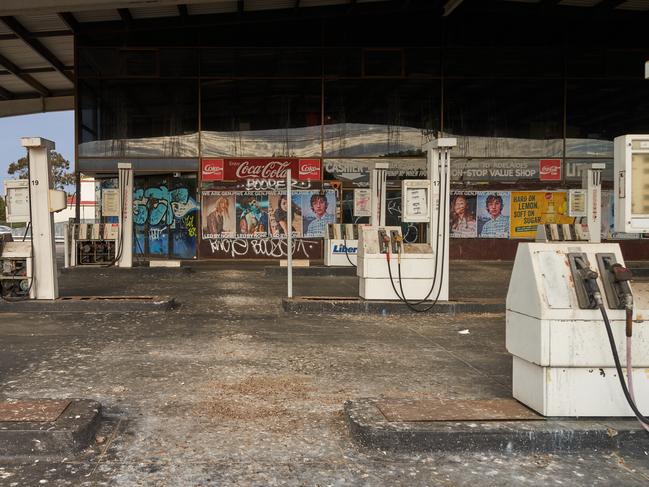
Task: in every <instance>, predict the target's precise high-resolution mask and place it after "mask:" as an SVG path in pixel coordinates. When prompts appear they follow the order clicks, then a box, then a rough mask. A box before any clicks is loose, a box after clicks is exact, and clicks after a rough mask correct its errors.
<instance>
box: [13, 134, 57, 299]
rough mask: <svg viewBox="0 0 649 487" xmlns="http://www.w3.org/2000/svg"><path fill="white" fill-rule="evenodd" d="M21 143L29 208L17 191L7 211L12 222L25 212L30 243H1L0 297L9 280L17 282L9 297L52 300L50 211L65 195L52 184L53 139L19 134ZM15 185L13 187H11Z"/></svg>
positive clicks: (54, 284) (53, 259) (53, 260)
mask: <svg viewBox="0 0 649 487" xmlns="http://www.w3.org/2000/svg"><path fill="white" fill-rule="evenodd" d="M21 143H22V146H23V147H25V148H26V149H27V159H28V175H29V177H28V184H27V194H28V201H29V211H28V212H26V211H24V203H25V199H26V195H23V196H19V195H17V194H13V195H12V196H11V198H10V200H11V201H12V206H10V207H8V210H9V213H10V218H12V219H14V220H13V221H15V218H16V217H18V218H19V219H21V220H22V221H24V220H25V219H27V215H26V213H28V214H29V219H28V221H29V225H30V226H31V230H32V231H31V233H32V235H31V237H32V238H31V241H30V242H25V241H24V239H23V241H22V242H8V243H6V244H5V245H4V246H3V249H2V255H1V256H0V261H2V272H1V273H0V280H1V281H2V282H3V284H2V288H1V289H2V290H3V294H2V296H3V297H4V298H5V299H7V296H6V295H5V294H4V291H5V290H6V289H7V287H8V286H7V285H6V281H9V280H13V281H14V282H18V283H19V285H18V286H15V285H14V286H11V288H12V294H13V295H12V296H11V297H9V299H11V298H12V297H13V298H18V299H27V298H30V299H56V298H58V296H59V288H58V280H57V275H56V252H55V248H54V218H53V215H52V213H54V212H57V211H60V210H63V209H65V208H66V206H67V201H66V200H67V197H66V194H65V192H64V191H60V190H56V189H53V187H52V186H53V180H52V167H51V164H50V158H49V156H50V152H51V151H52V150H54V147H55V145H54V142H52V141H50V140H47V139H42V138H40V137H23V138H22V139H21ZM18 188H19V186H16V187H15V188H14V189H18ZM7 189H9V188H7ZM14 210H15V212H14ZM12 212H13V213H12ZM17 215H18V216H17ZM21 216H22V217H24V218H21Z"/></svg>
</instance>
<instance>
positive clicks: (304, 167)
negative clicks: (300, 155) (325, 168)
mask: <svg viewBox="0 0 649 487" xmlns="http://www.w3.org/2000/svg"><path fill="white" fill-rule="evenodd" d="M298 178H299V179H302V180H305V179H306V180H310V179H320V159H300V169H299V175H298Z"/></svg>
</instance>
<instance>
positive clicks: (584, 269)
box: [572, 255, 603, 309]
mask: <svg viewBox="0 0 649 487" xmlns="http://www.w3.org/2000/svg"><path fill="white" fill-rule="evenodd" d="M572 260H573V262H574V265H575V268H576V271H577V275H578V276H579V283H581V285H582V286H583V290H584V291H585V295H586V298H587V300H588V306H587V308H591V309H593V308H597V307H599V306H602V305H603V301H602V293H601V292H600V290H599V285H598V284H597V277H598V276H599V274H597V272H596V271H594V270H593V269H591V268H590V265H589V264H588V261H587V260H586V259H585V258H584V257H582V256H581V255H575V256H574V257H573V259H572ZM575 284H576V285H578V283H577V282H575Z"/></svg>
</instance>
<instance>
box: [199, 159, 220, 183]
mask: <svg viewBox="0 0 649 487" xmlns="http://www.w3.org/2000/svg"><path fill="white" fill-rule="evenodd" d="M223 174H224V171H223V159H203V161H202V163H201V178H202V179H203V181H223Z"/></svg>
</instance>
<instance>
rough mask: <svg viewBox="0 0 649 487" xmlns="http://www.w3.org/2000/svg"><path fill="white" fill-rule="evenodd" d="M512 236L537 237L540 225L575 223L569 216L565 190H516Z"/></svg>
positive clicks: (512, 208)
mask: <svg viewBox="0 0 649 487" xmlns="http://www.w3.org/2000/svg"><path fill="white" fill-rule="evenodd" d="M510 210H511V228H510V236H511V238H532V239H533V238H535V237H536V229H537V227H538V226H539V225H546V224H549V223H558V224H564V223H574V222H575V219H574V217H571V216H568V194H567V193H566V192H565V191H514V192H512V193H511V208H510Z"/></svg>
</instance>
